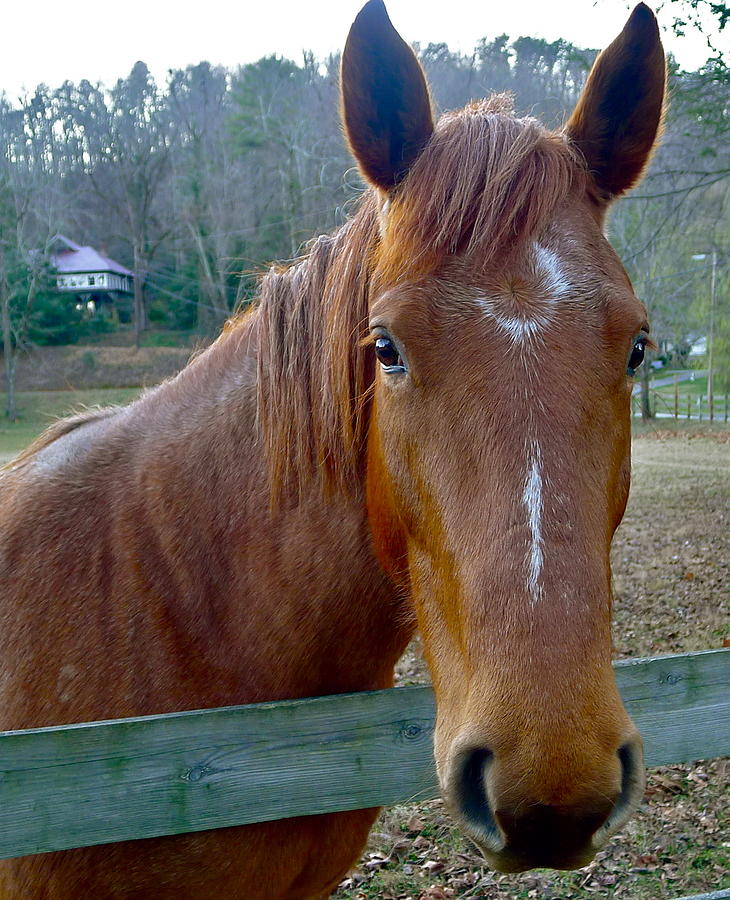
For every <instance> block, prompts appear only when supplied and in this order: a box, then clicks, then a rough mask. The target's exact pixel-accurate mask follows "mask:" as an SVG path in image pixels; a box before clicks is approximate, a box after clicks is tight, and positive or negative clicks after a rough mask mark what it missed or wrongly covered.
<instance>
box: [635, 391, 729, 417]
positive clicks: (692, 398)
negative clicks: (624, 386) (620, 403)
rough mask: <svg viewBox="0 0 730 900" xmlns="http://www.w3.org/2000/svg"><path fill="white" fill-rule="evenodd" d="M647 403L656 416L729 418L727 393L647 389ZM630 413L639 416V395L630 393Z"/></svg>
mask: <svg viewBox="0 0 730 900" xmlns="http://www.w3.org/2000/svg"><path fill="white" fill-rule="evenodd" d="M649 405H650V407H651V410H652V413H653V415H655V416H657V417H658V418H665V419H675V420H677V421H679V420H680V419H694V420H696V421H699V422H703V421H705V422H727V421H729V420H730V396H729V395H728V394H713V395H712V396H711V397H710V396H708V395H707V394H680V393H679V391H678V390H676V385H675V391H674V393H673V394H672V393H664V392H662V391H656V390H650V391H649ZM631 415H632V416H633V417H634V418H636V417H637V416H641V395H640V394H638V393H636V394H632V395H631Z"/></svg>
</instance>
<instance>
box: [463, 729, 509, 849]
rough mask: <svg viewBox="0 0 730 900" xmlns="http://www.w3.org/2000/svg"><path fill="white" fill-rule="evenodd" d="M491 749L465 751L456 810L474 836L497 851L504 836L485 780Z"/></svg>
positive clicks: (480, 748)
mask: <svg viewBox="0 0 730 900" xmlns="http://www.w3.org/2000/svg"><path fill="white" fill-rule="evenodd" d="M491 762H492V752H491V751H490V750H487V748H486V747H475V748H473V749H470V750H465V751H464V753H463V755H462V757H461V761H460V764H457V773H458V774H457V778H456V783H455V785H454V787H455V792H454V794H455V796H454V799H455V801H456V805H457V809H458V810H459V813H460V814H461V817H462V818H463V819H464V820H465V824H466V825H467V826H468V829H469V831H470V832H471V834H472V837H473V838H474V839H475V840H476V841H477V842H478V843H480V844H484V845H486V846H487V847H489V848H490V849H492V850H493V851H494V852H498V851H499V850H501V849H502V847H503V846H504V838H503V837H502V833H501V832H500V830H499V827H498V826H497V823H496V822H495V820H494V816H493V815H492V809H491V806H490V804H489V797H488V796H487V788H486V780H487V773H488V770H489V766H490V765H491Z"/></svg>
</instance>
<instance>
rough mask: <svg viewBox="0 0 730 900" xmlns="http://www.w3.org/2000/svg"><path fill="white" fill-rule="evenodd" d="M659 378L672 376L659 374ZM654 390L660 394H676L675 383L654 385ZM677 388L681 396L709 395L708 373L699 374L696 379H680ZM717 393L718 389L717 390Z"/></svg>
mask: <svg viewBox="0 0 730 900" xmlns="http://www.w3.org/2000/svg"><path fill="white" fill-rule="evenodd" d="M657 377H658V378H671V375H659V376H657ZM652 390H653V391H657V392H658V393H660V394H669V395H670V396H672V397H673V396H674V385H673V384H665V385H663V386H662V387H658V388H655V387H652ZM677 390H678V391H679V396H680V397H686V396H687V394H689V395H690V396H692V397H694V398H697V397H699V396H700V395H702V396H703V397H706V396H707V375H698V376H697V377H696V378H695V379H694V381H680V382H679V384H678V385H677ZM715 393H717V390H715Z"/></svg>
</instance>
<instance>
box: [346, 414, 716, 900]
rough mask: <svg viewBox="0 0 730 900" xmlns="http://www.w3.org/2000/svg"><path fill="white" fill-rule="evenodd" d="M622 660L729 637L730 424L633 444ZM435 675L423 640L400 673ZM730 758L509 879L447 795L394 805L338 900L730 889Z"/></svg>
mask: <svg viewBox="0 0 730 900" xmlns="http://www.w3.org/2000/svg"><path fill="white" fill-rule="evenodd" d="M613 568H614V584H615V608H614V643H615V651H616V656H617V657H626V656H649V655H656V654H660V653H675V652H684V651H689V650H702V649H710V648H718V647H722V646H723V642H724V641H727V640H728V639H730V432H728V431H724V432H722V431H721V432H717V433H697V432H692V431H690V432H683V433H680V434H679V435H675V434H673V433H672V432H668V431H651V432H649V433H648V434H647V435H643V436H639V437H637V438H636V439H635V440H634V445H633V483H632V491H631V498H630V501H629V506H628V508H627V511H626V516H625V518H624V521H623V523H622V524H621V526H620V528H619V530H618V532H617V534H616V538H615V541H614V547H613ZM426 680H428V672H427V669H426V667H425V664H424V662H423V659H422V657H421V656H420V652H419V645H418V642H417V641H416V642H414V644H413V645H412V647H411V648H410V649H409V651H408V653H407V654H406V656H405V657H404V658H403V660H402V661H401V663H400V665H399V681H400V682H401V683H414V682H421V681H426ZM729 784H730V761H728V760H712V761H709V762H702V763H697V764H696V765H693V766H671V767H665V768H662V769H655V770H652V772H651V773H650V780H649V786H648V789H647V794H646V799H645V803H644V805H643V807H642V809H641V810H640V812H639V814H638V815H637V816H636V817H635V818H634V819H633V820H632V821H631V822H630V823H629V824H628V825H627V826H626V827H625V828H624V829H623V831H622V832H621V833H620V834H619V835H618V836H616V837H615V838H614V839H613V840H612V841H611V842H610V843H609V845H608V846H607V847H606V848H605V849H604V850H602V851H601V852H600V853H599V854H598V856H597V857H596V859H595V860H594V861H593V862H592V863H591V864H590V865H589V866H586V867H585V868H584V869H580V870H579V871H577V872H574V873H556V872H550V871H548V870H539V871H534V872H528V873H524V874H522V875H498V874H496V873H494V872H491V871H490V870H489V869H488V868H487V867H486V866H485V865H484V864H483V862H482V861H481V858H480V856H479V854H478V852H477V851H476V850H475V849H474V848H473V847H472V846H471V845H470V844H469V843H468V841H466V840H465V839H464V838H463V837H462V836H461V834H460V833H459V831H458V830H457V829H456V828H455V827H454V826H453V824H452V823H451V821H450V819H449V817H448V815H447V814H446V812H445V810H444V808H443V804H442V803H441V801H440V800H434V801H431V802H429V803H425V804H417V805H412V806H403V807H396V808H393V809H390V810H386V811H384V813H383V814H382V815H381V817H380V819H379V820H378V823H377V824H376V826H375V828H374V829H373V833H372V835H371V839H370V842H369V845H368V848H367V852H366V853H365V855H364V856H363V858H362V859H361V861H360V863H359V865H358V866H357V868H356V869H355V870H353V872H351V873H350V875H349V876H348V878H347V879H346V880H345V881H344V882H343V883H342V885H341V886H340V889H339V890H338V892H337V893H336V895H335V896H336V897H337V898H338V900H345V898H347V900H371V898H372V900H374V898H379V900H450V898H470V900H495V898H502V900H505V898H509V900H521V898H536V900H557V898H564V900H587V898H589V897H600V898H612V897H617V898H627V900H672V898H677V897H681V896H684V895H688V894H694V893H698V892H700V891H712V890H719V889H720V888H727V887H730V816H729V812H730V789H729V787H728V785H729Z"/></svg>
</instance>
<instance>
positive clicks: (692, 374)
mask: <svg viewBox="0 0 730 900" xmlns="http://www.w3.org/2000/svg"><path fill="white" fill-rule="evenodd" d="M703 375H707V372H705V371H704V370H703V369H682V371H681V372H672V374H671V375H667V376H666V377H664V378H652V380H651V381H650V382H649V387H650V388H651V389H652V390H653V389H654V388H660V387H666V386H667V385H668V384H674V378H675V376H676V378H677V381H692V380H693V379H695V378H701V377H702V376H703ZM633 392H634V393H635V394H639V393H640V392H641V385H640V384H635V385H634V391H633Z"/></svg>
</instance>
